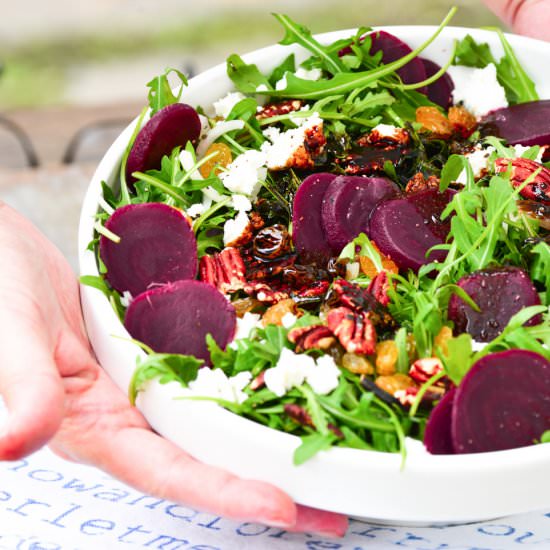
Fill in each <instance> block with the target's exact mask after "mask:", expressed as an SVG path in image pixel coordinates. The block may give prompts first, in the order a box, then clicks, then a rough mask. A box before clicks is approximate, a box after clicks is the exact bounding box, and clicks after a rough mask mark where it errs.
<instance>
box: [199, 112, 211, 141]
mask: <svg viewBox="0 0 550 550" xmlns="http://www.w3.org/2000/svg"><path fill="white" fill-rule="evenodd" d="M199 120H200V123H201V131H200V134H199V141H200V140H201V139H204V137H205V136H206V134H208V132H209V131H210V122H208V117H207V116H204V115H199Z"/></svg>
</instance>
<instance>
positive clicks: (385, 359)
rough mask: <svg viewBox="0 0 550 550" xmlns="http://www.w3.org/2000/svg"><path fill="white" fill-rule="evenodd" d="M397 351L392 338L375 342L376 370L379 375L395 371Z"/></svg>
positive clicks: (386, 374)
mask: <svg viewBox="0 0 550 550" xmlns="http://www.w3.org/2000/svg"><path fill="white" fill-rule="evenodd" d="M398 355H399V352H398V350H397V345H396V344H395V342H394V341H393V340H384V341H383V342H379V343H378V344H376V372H377V374H379V375H381V376H388V375H390V374H394V373H395V365H396V364H397V357H398Z"/></svg>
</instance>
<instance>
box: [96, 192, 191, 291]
mask: <svg viewBox="0 0 550 550" xmlns="http://www.w3.org/2000/svg"><path fill="white" fill-rule="evenodd" d="M105 227H106V228H107V229H108V230H109V231H112V232H113V233H114V234H115V235H117V236H118V237H120V242H119V243H116V242H114V241H112V240H110V239H108V238H107V237H104V236H101V238H100V240H99V256H100V257H101V260H102V261H103V263H104V264H105V266H106V267H107V273H106V274H105V277H106V279H107V280H108V281H109V284H110V285H111V286H112V287H113V288H114V289H115V290H118V291H119V292H120V293H122V292H125V291H128V292H130V293H131V294H132V296H137V295H138V294H141V293H142V292H144V291H145V290H147V289H148V288H149V287H150V286H151V285H156V284H164V283H168V282H173V281H178V280H180V279H193V278H194V277H195V275H196V273H197V241H196V240H195V236H194V234H193V230H192V229H191V225H190V224H189V222H188V221H187V218H186V217H185V216H184V215H183V214H182V212H181V211H180V210H177V209H176V208H172V207H171V206H168V205H166V204H161V203H145V204H129V205H127V206H122V207H121V208H117V209H116V210H115V212H114V214H113V215H112V216H111V217H110V218H109V219H108V220H107V222H106V223H105Z"/></svg>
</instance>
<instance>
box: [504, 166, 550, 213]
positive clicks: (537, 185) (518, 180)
mask: <svg viewBox="0 0 550 550" xmlns="http://www.w3.org/2000/svg"><path fill="white" fill-rule="evenodd" d="M510 165H511V169H512V175H511V177H510V181H511V182H512V185H513V186H514V187H520V186H522V185H524V183H525V181H526V180H527V179H530V180H531V181H530V183H528V184H527V185H525V186H524V187H523V189H522V190H521V191H520V194H521V195H523V196H524V197H525V198H526V199H530V200H533V201H540V202H550V170H548V168H545V167H544V166H543V165H542V164H539V163H538V162H535V161H534V160H530V159H525V158H517V159H505V158H498V159H496V161H495V170H496V172H497V174H498V173H502V172H507V171H508V169H509V168H510ZM536 172H538V173H537V175H536V176H535V177H534V178H533V174H535V173H536Z"/></svg>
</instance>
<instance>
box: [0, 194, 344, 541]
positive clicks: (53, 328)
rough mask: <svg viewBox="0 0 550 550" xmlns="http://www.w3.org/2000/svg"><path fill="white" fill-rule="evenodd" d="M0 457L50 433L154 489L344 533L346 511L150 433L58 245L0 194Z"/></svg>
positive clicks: (195, 502)
mask: <svg viewBox="0 0 550 550" xmlns="http://www.w3.org/2000/svg"><path fill="white" fill-rule="evenodd" d="M0 256H1V258H2V270H1V271H0V303H1V304H2V306H1V307H0V350H1V352H0V353H1V355H0V357H1V361H0V393H1V394H2V395H3V397H4V399H5V401H6V405H7V407H8V411H9V416H8V420H7V424H6V426H4V428H3V430H2V431H0V460H15V459H18V458H20V457H22V456H25V455H27V454H29V453H31V452H33V451H35V450H36V449H38V448H40V447H41V446H42V445H44V444H46V443H47V442H48V441H49V442H50V445H51V447H52V449H53V450H54V451H55V452H57V453H58V454H60V455H61V456H62V457H64V458H67V459H70V460H74V461H78V462H83V463H87V464H91V465H94V466H97V467H99V468H101V469H103V470H104V471H106V472H108V473H109V474H111V475H113V476H115V477H117V478H118V479H120V480H121V481H123V482H124V483H127V484H129V485H132V486H133V487H135V488H136V489H138V490H140V491H143V492H145V493H148V494H151V495H153V496H156V497H159V498H163V499H167V500H171V501H175V502H179V503H184V504H186V505H188V506H191V507H195V508H198V509H201V510H204V511H208V512H212V513H216V514H220V515H222V516H225V517H228V518H233V519H240V520H248V521H258V522H260V523H265V524H268V525H275V526H278V527H283V528H286V529H288V530H296V531H311V532H316V533H321V534H325V535H330V536H342V535H343V534H344V533H345V531H346V528H347V520H346V518H345V517H343V516H340V515H337V514H333V513H329V512H324V511H320V510H314V509H312V508H306V507H302V506H297V505H295V504H294V503H293V502H292V500H291V499H290V497H288V495H286V494H285V493H283V492H282V491H280V490H279V489H277V488H276V487H273V486H271V485H269V484H267V483H263V482H259V481H249V480H242V479H239V478H237V477H235V476H233V475H231V474H229V473H228V472H225V471H223V470H220V469H218V468H214V467H211V466H207V465H205V464H201V463H199V462H197V461H196V460H194V459H193V458H192V457H190V456H189V455H188V454H186V453H184V452H183V451H182V450H181V449H179V448H178V447H176V446H175V445H174V444H172V443H170V442H169V441H167V440H166V439H163V438H162V437H160V436H158V435H156V434H155V433H153V431H152V430H151V429H150V428H149V426H148V424H147V422H146V420H145V419H144V418H143V416H142V415H141V414H140V413H139V412H138V411H137V409H135V408H133V407H131V406H130V404H129V402H128V399H127V397H126V396H125V395H124V393H123V392H122V391H120V390H119V389H118V388H117V387H116V386H115V384H114V383H113V382H112V381H111V379H110V378H109V377H108V376H107V375H106V374H105V373H104V371H103V370H102V369H101V367H100V366H99V365H98V364H97V362H96V360H95V359H94V357H93V355H92V353H91V350H90V347H89V343H88V340H87V337H86V334H85V330H84V325H83V321H82V316H81V312H80V301H79V293H78V284H77V281H76V279H75V276H74V274H73V273H72V270H71V268H70V267H69V265H68V264H67V262H66V261H65V259H64V258H63V256H62V255H61V253H60V252H59V251H58V250H57V249H56V248H55V247H54V246H53V245H52V244H51V243H49V242H48V241H47V239H46V238H45V237H44V236H43V235H41V234H40V233H39V232H38V230H37V229H36V228H34V227H33V226H32V225H31V224H30V223H29V222H28V221H27V220H25V219H24V218H23V217H22V216H20V215H18V214H17V213H16V212H15V211H14V210H12V209H11V208H9V207H8V206H6V205H5V204H3V203H2V202H1V201H0Z"/></svg>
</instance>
